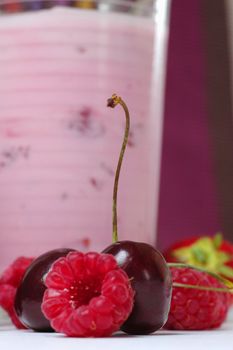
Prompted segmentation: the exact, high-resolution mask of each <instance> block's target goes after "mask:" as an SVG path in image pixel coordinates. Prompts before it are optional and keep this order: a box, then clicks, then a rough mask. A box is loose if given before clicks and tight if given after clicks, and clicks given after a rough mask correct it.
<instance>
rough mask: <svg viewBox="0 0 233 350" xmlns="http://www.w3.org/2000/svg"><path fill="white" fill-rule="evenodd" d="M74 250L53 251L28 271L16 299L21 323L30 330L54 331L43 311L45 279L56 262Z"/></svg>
mask: <svg viewBox="0 0 233 350" xmlns="http://www.w3.org/2000/svg"><path fill="white" fill-rule="evenodd" d="M72 250H73V249H68V248H63V249H55V250H51V251H49V252H47V253H45V254H42V255H40V256H39V257H38V258H37V259H35V260H34V261H33V262H32V264H31V265H30V266H29V268H28V269H27V271H26V273H25V275H24V277H23V280H22V282H21V284H20V285H19V287H18V290H17V293H16V297H15V305H14V306H15V311H16V313H17V315H18V318H19V319H20V321H21V322H22V323H23V324H24V325H25V326H26V327H28V328H30V329H33V330H35V331H39V332H48V331H53V330H52V328H51V326H50V323H49V321H48V320H47V319H46V318H45V317H44V315H43V313H42V311H41V303H42V299H43V295H44V291H45V289H46V287H45V285H44V278H45V276H46V274H47V273H48V271H49V269H50V267H51V265H52V264H53V262H54V261H55V260H57V259H58V258H60V257H62V256H66V255H67V254H68V253H69V252H70V251H72Z"/></svg>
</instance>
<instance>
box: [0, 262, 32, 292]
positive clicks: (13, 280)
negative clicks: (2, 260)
mask: <svg viewBox="0 0 233 350" xmlns="http://www.w3.org/2000/svg"><path fill="white" fill-rule="evenodd" d="M33 260H34V259H33V258H25V257H24V256H20V257H19V258H17V259H16V260H15V261H13V263H12V264H11V265H10V266H9V267H8V268H6V270H5V271H3V273H2V275H1V277H0V284H10V285H11V286H13V287H16V288H17V287H18V286H19V284H20V282H21V280H22V278H23V276H24V273H25V271H26V270H27V268H28V266H29V265H30V264H31V263H32V261H33Z"/></svg>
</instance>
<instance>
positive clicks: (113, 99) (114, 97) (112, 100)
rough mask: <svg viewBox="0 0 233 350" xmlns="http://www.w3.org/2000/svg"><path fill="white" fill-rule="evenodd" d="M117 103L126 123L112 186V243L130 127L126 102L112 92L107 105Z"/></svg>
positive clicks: (116, 234) (115, 229)
mask: <svg viewBox="0 0 233 350" xmlns="http://www.w3.org/2000/svg"><path fill="white" fill-rule="evenodd" d="M118 104H120V105H121V106H122V108H123V110H124V112H125V118H126V124H125V133H124V138H123V143H122V146H121V152H120V156H119V160H118V164H117V169H116V174H115V180H114V188H113V205H112V214H113V216H112V229H113V231H112V241H113V243H115V242H117V241H118V230H117V193H118V182H119V176H120V171H121V165H122V161H123V157H124V153H125V149H126V146H127V142H128V137H129V128H130V116H129V110H128V107H127V105H126V103H125V102H124V101H123V100H122V99H121V97H119V96H117V95H116V94H113V95H112V97H110V98H109V99H108V101H107V106H108V107H111V108H115V107H116V106H117V105H118Z"/></svg>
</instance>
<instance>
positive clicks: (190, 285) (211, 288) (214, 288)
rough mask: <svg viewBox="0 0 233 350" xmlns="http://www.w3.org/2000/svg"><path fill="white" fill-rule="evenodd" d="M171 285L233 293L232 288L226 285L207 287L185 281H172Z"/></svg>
mask: <svg viewBox="0 0 233 350" xmlns="http://www.w3.org/2000/svg"><path fill="white" fill-rule="evenodd" d="M172 286H173V287H178V288H189V289H199V290H206V291H210V292H220V293H233V289H231V288H227V287H226V288H217V287H207V286H199V285H193V284H185V283H178V282H173V283H172Z"/></svg>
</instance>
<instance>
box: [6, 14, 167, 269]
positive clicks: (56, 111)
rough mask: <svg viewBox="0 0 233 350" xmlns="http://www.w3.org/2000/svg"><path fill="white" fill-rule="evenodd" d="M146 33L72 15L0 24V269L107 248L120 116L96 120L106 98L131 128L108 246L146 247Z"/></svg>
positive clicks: (153, 139)
mask: <svg viewBox="0 0 233 350" xmlns="http://www.w3.org/2000/svg"><path fill="white" fill-rule="evenodd" d="M155 30H156V28H155V24H154V22H153V20H152V19H149V18H140V19H139V18H137V17H134V16H130V15H126V14H113V13H112V14H110V13H108V14H107V15H106V14H105V13H98V12H97V11H91V10H78V9H72V8H70V9H69V8H66V9H65V8H63V9H62V8H55V9H53V10H44V11H38V12H34V13H25V14H16V15H10V16H5V17H1V20H0V82H1V83H0V249H1V251H0V268H3V267H4V266H6V265H7V264H8V263H9V262H10V261H11V260H12V259H14V258H15V257H17V256H19V255H26V256H37V255H38V254H40V253H42V252H45V251H47V250H49V249H54V248H57V247H72V248H75V249H81V250H102V249H103V248H104V247H106V246H107V245H109V244H110V243H111V232H112V188H113V181H114V171H115V167H116V163H117V160H118V155H119V150H120V147H121V142H122V137H123V132H124V123H125V120H124V113H123V111H122V110H121V108H120V107H117V108H116V109H114V110H111V109H108V108H106V100H107V98H108V97H110V96H111V94H112V93H113V92H116V93H117V94H119V95H120V96H122V97H123V98H124V100H125V101H127V103H128V106H129V109H130V111H131V116H132V117H131V124H132V126H131V133H130V140H129V145H128V149H127V152H126V156H125V160H124V163H123V168H122V174H121V179H120V188H119V206H118V208H119V209H118V215H119V218H118V220H119V238H120V239H121V240H123V239H131V240H136V241H146V242H149V243H152V244H154V242H155V235H156V232H155V222H156V212H157V192H158V169H159V156H160V141H161V137H160V136H161V116H160V115H156V114H154V107H153V106H152V105H153V104H154V103H155V102H156V101H155V97H153V99H152V98H151V94H152V93H153V89H154V88H153V84H154V81H153V79H154V78H153V74H154V73H153V71H154V66H153V55H154V50H155V49H156V48H155V47H154V44H153V43H154V34H155ZM152 78H153V79H152ZM155 85H156V84H155ZM157 103H159V101H157ZM157 107H159V106H158V105H157ZM158 109H159V108H158Z"/></svg>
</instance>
